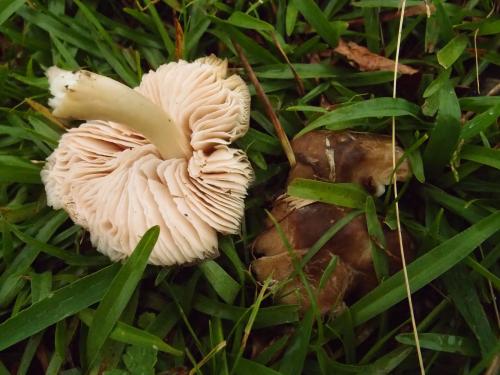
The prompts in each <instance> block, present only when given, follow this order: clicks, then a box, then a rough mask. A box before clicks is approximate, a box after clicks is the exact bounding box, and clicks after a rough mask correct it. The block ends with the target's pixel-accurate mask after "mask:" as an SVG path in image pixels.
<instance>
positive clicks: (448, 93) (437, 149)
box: [423, 81, 461, 174]
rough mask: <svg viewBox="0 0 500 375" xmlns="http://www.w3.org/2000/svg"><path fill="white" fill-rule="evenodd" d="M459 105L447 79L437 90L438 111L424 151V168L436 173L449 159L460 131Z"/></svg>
mask: <svg viewBox="0 0 500 375" xmlns="http://www.w3.org/2000/svg"><path fill="white" fill-rule="evenodd" d="M460 116H461V112H460V105H459V103H458V99H457V95H456V94H455V90H454V89H453V87H452V86H451V83H450V82H449V81H448V82H447V83H446V84H443V86H442V87H441V89H440V90H439V112H438V115H437V119H436V124H435V125H434V128H433V129H432V131H431V134H430V138H429V142H428V144H427V147H426V148H425V151H424V155H423V156H424V163H425V168H426V169H425V170H426V172H427V173H428V174H436V173H438V172H440V171H441V170H442V168H444V166H445V165H446V164H447V163H448V162H449V161H450V159H451V156H452V154H453V152H454V151H455V147H456V145H457V142H458V137H459V134H460V131H461V125H460Z"/></svg>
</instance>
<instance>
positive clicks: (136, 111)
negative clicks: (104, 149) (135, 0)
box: [47, 66, 191, 159]
mask: <svg viewBox="0 0 500 375" xmlns="http://www.w3.org/2000/svg"><path fill="white" fill-rule="evenodd" d="M47 77H48V79H49V84H50V92H51V94H52V95H54V97H53V98H51V99H50V100H49V105H50V106H51V107H52V108H53V109H54V111H53V114H54V115H55V116H58V117H62V118H68V119H79V120H104V121H113V122H117V123H120V124H123V125H125V126H127V127H129V128H131V129H132V130H134V131H137V132H139V133H141V134H142V135H143V136H144V137H145V138H147V139H148V140H149V141H150V142H151V143H152V144H154V145H155V146H156V148H157V149H158V150H159V152H160V154H161V156H162V157H163V158H164V159H174V158H187V157H189V156H190V154H191V151H190V147H189V143H188V140H187V137H186V136H185V135H184V134H183V133H182V130H181V129H179V128H178V127H177V126H176V124H175V123H174V121H173V119H172V118H171V117H170V115H169V114H168V113H167V112H165V111H164V110H163V109H162V108H160V107H159V106H157V105H156V104H154V103H153V102H151V101H150V100H149V99H147V98H146V97H144V96H143V95H141V94H140V93H138V92H137V91H135V90H133V89H131V88H129V87H127V86H125V85H124V84H122V83H120V82H117V81H115V80H113V79H111V78H108V77H104V76H101V75H99V74H95V73H92V72H89V71H86V70H79V71H77V72H75V73H72V72H70V71H67V70H63V69H59V68H57V67H55V66H53V67H51V68H49V69H48V70H47Z"/></svg>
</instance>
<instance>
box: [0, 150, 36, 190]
mask: <svg viewBox="0 0 500 375" xmlns="http://www.w3.org/2000/svg"><path fill="white" fill-rule="evenodd" d="M40 170H41V168H40V167H39V166H38V165H35V164H33V163H30V162H29V161H27V160H24V159H22V158H20V157H17V156H9V155H0V183H1V182H20V183H26V184H40V183H41V180H40Z"/></svg>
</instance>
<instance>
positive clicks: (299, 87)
mask: <svg viewBox="0 0 500 375" xmlns="http://www.w3.org/2000/svg"><path fill="white" fill-rule="evenodd" d="M272 36H273V42H274V45H275V46H276V48H277V49H278V51H279V52H280V54H281V56H283V58H284V59H285V61H286V63H287V64H288V66H289V67H290V70H291V71H292V74H293V78H294V79H295V82H296V83H297V92H298V93H299V95H300V96H304V94H305V89H304V83H303V82H302V79H301V78H300V76H299V74H298V73H297V70H295V67H294V66H293V64H292V63H291V62H290V59H289V58H288V56H287V55H286V53H285V51H283V48H281V45H280V44H279V42H278V39H277V38H276V34H275V33H272Z"/></svg>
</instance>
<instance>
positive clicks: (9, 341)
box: [0, 264, 119, 350]
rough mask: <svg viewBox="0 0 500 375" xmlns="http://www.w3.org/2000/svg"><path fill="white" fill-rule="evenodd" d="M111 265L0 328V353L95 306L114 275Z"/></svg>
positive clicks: (20, 313)
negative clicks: (0, 333)
mask: <svg viewBox="0 0 500 375" xmlns="http://www.w3.org/2000/svg"><path fill="white" fill-rule="evenodd" d="M118 269H119V266H118V265H116V264H114V265H112V266H109V267H106V268H104V269H102V270H100V271H98V272H95V273H93V274H91V275H88V276H86V277H83V278H82V279H80V280H77V281H75V282H74V283H72V284H69V285H67V286H65V287H63V288H61V289H58V290H56V291H55V292H53V293H52V294H51V295H50V296H49V297H48V298H45V299H43V300H41V301H39V302H37V303H35V304H33V305H31V306H30V307H28V308H27V309H25V310H22V311H20V312H19V313H18V314H16V315H14V316H13V317H11V318H10V319H7V320H6V321H5V322H3V323H1V324H0V331H1V332H2V335H1V336H0V350H3V349H6V348H8V347H10V346H12V345H14V344H16V343H18V342H19V341H21V340H24V339H25V338H27V337H30V336H31V335H34V334H36V333H37V332H40V331H41V330H43V329H45V328H47V327H49V326H51V325H52V324H55V323H57V322H58V321H60V320H62V319H65V318H66V317H68V316H71V315H74V314H76V313H77V312H79V311H81V310H83V309H85V308H87V307H89V306H90V305H92V304H94V303H96V302H98V301H99V300H101V298H102V297H103V296H104V293H105V291H106V288H107V287H108V286H109V283H110V282H111V280H112V279H113V277H114V276H115V275H116V273H117V272H118Z"/></svg>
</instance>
